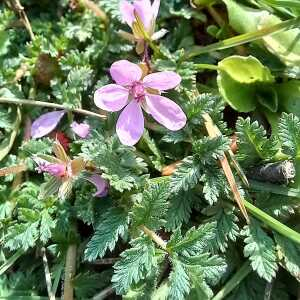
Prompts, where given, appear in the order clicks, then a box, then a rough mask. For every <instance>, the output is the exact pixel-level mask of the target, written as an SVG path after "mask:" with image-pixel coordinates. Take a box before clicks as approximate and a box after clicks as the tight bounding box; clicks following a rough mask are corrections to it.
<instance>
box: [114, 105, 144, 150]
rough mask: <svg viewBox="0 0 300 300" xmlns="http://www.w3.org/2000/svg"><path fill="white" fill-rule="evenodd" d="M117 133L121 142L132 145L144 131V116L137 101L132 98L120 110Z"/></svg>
mask: <svg viewBox="0 0 300 300" xmlns="http://www.w3.org/2000/svg"><path fill="white" fill-rule="evenodd" d="M116 131H117V135H118V137H119V139H120V141H121V143H122V144H124V145H127V146H133V145H134V144H136V143H137V142H138V140H139V139H140V138H141V136H142V135H143V132H144V116H143V112H142V108H141V106H140V104H139V103H137V102H136V101H135V100H132V101H131V102H130V103H129V104H128V105H127V106H126V107H125V108H124V110H123V111H122V112H121V114H120V116H119V119H118V122H117V126H116Z"/></svg>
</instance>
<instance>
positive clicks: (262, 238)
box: [242, 219, 278, 282]
mask: <svg viewBox="0 0 300 300" xmlns="http://www.w3.org/2000/svg"><path fill="white" fill-rule="evenodd" d="M242 235H244V236H246V238H245V240H244V241H245V243H246V245H245V247H244V255H245V256H246V257H249V259H250V261H251V266H252V268H253V270H255V271H256V272H257V274H258V275H259V276H260V277H262V278H264V279H265V280H267V281H269V282H270V281H271V280H272V278H274V277H275V275H276V271H277V269H278V266H277V263H276V253H275V245H274V242H273V240H272V239H271V238H270V237H269V236H268V235H267V234H266V233H265V232H264V231H263V230H262V229H261V227H260V226H259V223H258V222H257V221H255V220H253V219H252V220H251V223H250V224H249V225H247V226H245V228H244V230H243V232H242Z"/></svg>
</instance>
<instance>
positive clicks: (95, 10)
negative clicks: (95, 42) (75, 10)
mask: <svg viewBox="0 0 300 300" xmlns="http://www.w3.org/2000/svg"><path fill="white" fill-rule="evenodd" d="M80 2H81V3H82V5H83V6H85V7H86V8H88V9H90V10H91V11H92V12H93V13H94V14H95V15H96V16H97V17H99V18H100V19H101V21H103V23H104V24H105V25H107V24H108V22H109V19H108V16H107V14H106V13H105V12H104V11H103V10H102V9H101V8H100V7H99V6H98V5H97V4H96V3H94V2H93V1H91V0H80Z"/></svg>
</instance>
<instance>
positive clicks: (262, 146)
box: [236, 117, 278, 166]
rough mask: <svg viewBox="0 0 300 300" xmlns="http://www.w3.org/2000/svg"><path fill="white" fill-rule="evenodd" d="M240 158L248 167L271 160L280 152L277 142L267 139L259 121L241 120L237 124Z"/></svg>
mask: <svg viewBox="0 0 300 300" xmlns="http://www.w3.org/2000/svg"><path fill="white" fill-rule="evenodd" d="M236 129H237V136H238V147H239V152H238V157H239V159H240V160H242V161H244V163H245V164H247V166H250V165H251V164H254V163H256V162H257V161H259V160H264V159H271V158H272V157H273V156H274V155H275V154H276V152H277V151H278V146H277V141H275V140H271V139H268V138H267V133H266V130H265V129H264V128H263V126H262V125H259V124H258V122H257V121H254V122H253V123H251V120H250V118H249V117H248V118H246V119H243V118H241V117H240V118H239V119H238V121H237V123H236Z"/></svg>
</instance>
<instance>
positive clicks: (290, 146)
mask: <svg viewBox="0 0 300 300" xmlns="http://www.w3.org/2000/svg"><path fill="white" fill-rule="evenodd" d="M278 135H279V139H280V141H281V143H282V151H283V152H284V153H286V154H287V155H290V156H292V157H296V156H297V155H299V154H300V120H299V118H298V117H296V116H295V115H293V114H287V113H283V114H282V116H281V118H280V121H279V124H278Z"/></svg>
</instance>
